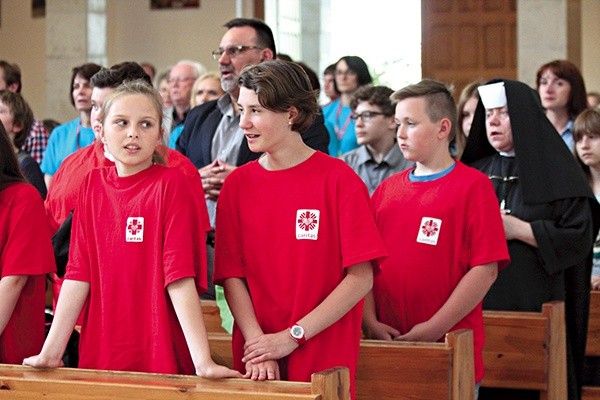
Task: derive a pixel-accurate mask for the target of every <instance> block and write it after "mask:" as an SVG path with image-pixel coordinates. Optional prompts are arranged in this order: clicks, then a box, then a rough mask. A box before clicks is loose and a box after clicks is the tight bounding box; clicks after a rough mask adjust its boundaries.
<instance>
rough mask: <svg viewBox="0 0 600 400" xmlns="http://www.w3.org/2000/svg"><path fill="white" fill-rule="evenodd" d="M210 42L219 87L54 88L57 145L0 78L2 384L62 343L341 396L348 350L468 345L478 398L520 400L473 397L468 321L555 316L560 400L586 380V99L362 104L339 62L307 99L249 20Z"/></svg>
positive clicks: (393, 96) (358, 69)
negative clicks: (366, 345)
mask: <svg viewBox="0 0 600 400" xmlns="http://www.w3.org/2000/svg"><path fill="white" fill-rule="evenodd" d="M224 28H225V33H224V35H223V37H222V39H221V42H220V43H219V45H218V48H217V49H216V50H215V51H213V52H212V56H213V58H214V60H215V61H216V62H217V63H218V71H217V70H214V71H209V70H207V68H205V67H204V66H203V65H202V64H200V63H198V62H195V61H193V60H179V61H177V62H175V63H174V64H173V66H172V67H170V68H169V69H168V70H167V71H164V72H159V73H157V71H156V68H154V66H153V65H152V64H151V63H148V62H142V63H137V62H123V63H120V64H116V65H113V66H111V67H103V66H100V65H97V64H94V63H84V64H82V65H79V66H76V67H74V68H73V70H72V75H71V80H70V102H71V104H72V105H73V106H74V107H75V109H76V110H77V112H78V115H79V116H78V117H77V118H75V119H74V120H71V121H67V122H65V123H63V124H60V123H58V122H57V121H54V120H44V121H40V120H38V119H36V118H35V117H34V115H33V112H32V110H31V108H30V107H29V105H28V103H27V101H26V99H25V98H24V97H23V96H22V95H21V93H20V92H21V87H22V83H21V73H20V70H19V67H18V66H17V65H16V64H13V63H10V62H8V61H0V122H1V124H0V277H1V279H0V363H19V364H20V363H22V362H24V363H25V364H27V365H31V366H35V367H58V366H61V365H65V364H66V362H65V359H64V352H65V348H66V346H67V343H68V341H69V338H70V336H71V334H72V332H73V329H74V327H75V325H80V326H81V339H80V347H79V361H78V365H79V366H80V367H85V368H96V369H110V370H128V371H141V372H158V373H181V374H197V375H200V376H204V377H210V378H224V377H245V378H251V379H255V380H270V379H287V380H298V381H308V380H309V379H310V374H311V373H313V372H316V371H319V370H323V369H326V368H330V367H333V366H338V365H344V366H347V367H348V368H349V369H350V372H351V377H353V376H354V373H355V369H356V364H357V360H358V344H359V340H360V339H361V337H367V338H372V339H379V340H401V341H439V340H442V339H443V337H444V334H445V333H446V332H448V331H451V330H455V329H460V328H468V329H472V330H473V331H474V350H475V352H474V364H475V381H474V382H473V385H474V388H475V392H476V394H477V395H478V396H479V398H480V399H484V400H485V399H496V398H502V397H503V396H504V397H506V396H509V397H510V398H515V399H529V398H536V396H537V394H536V393H532V392H526V391H513V392H511V393H505V392H504V391H498V390H489V389H488V390H483V389H481V390H480V388H479V384H480V382H481V380H482V378H483V376H484V374H485V365H484V363H483V359H482V347H483V342H484V329H483V310H484V309H490V310H513V311H539V310H540V309H541V307H542V304H543V303H545V302H548V301H552V300H563V301H565V307H566V315H565V317H566V326H567V335H566V336H567V367H568V368H567V377H568V389H569V400H577V399H580V398H581V387H582V385H583V383H584V382H588V380H589V379H590V378H589V376H590V373H589V371H588V370H586V366H587V367H589V366H591V367H590V368H595V366H594V365H595V364H594V360H591V361H590V360H586V359H585V357H584V354H585V343H586V335H587V319H588V309H589V296H590V293H589V292H590V289H593V290H600V236H599V235H598V230H599V228H600V205H599V203H598V201H600V109H599V108H598V107H599V103H600V95H598V93H595V92H587V91H586V87H585V83H584V80H583V77H582V75H581V73H580V71H579V69H578V68H577V67H576V66H575V65H574V64H573V63H571V62H569V61H567V60H554V61H551V62H547V63H545V64H543V65H542V66H541V67H540V68H539V70H538V71H537V74H536V77H535V82H536V86H535V88H531V87H529V86H528V85H526V84H524V83H522V82H518V81H514V80H509V79H504V78H503V77H497V79H493V80H491V81H485V80H483V79H481V78H479V77H473V82H471V83H470V84H468V85H466V86H465V87H464V88H463V90H462V92H461V93H460V94H459V95H458V96H457V97H458V98H457V100H458V101H455V99H454V97H453V96H454V95H455V94H454V93H452V91H451V89H449V85H448V84H449V83H443V82H439V81H436V80H432V79H423V80H422V81H421V82H418V83H415V84H411V85H408V86H406V87H404V88H390V87H387V86H385V85H382V84H381V83H380V82H374V81H373V77H372V75H371V73H370V72H369V67H368V64H367V62H366V61H365V60H363V59H362V58H361V57H359V56H355V55H347V56H344V57H341V58H340V59H339V60H337V61H336V62H335V63H333V64H331V65H329V66H328V67H327V68H326V69H325V70H324V71H323V73H322V76H321V78H322V79H321V81H322V86H321V84H320V82H319V75H318V74H317V73H316V72H315V71H314V70H312V69H311V68H310V67H308V66H307V65H306V64H304V63H302V62H295V61H293V60H291V58H290V57H289V56H287V55H285V54H282V53H278V51H277V48H276V45H275V41H274V38H273V34H272V32H271V29H270V28H269V27H268V26H267V25H266V24H265V23H264V22H262V21H259V20H255V19H244V18H236V19H233V20H231V21H229V22H227V23H226V24H225V25H224ZM321 88H322V92H323V95H324V96H323V95H320V91H321ZM322 97H323V98H326V99H327V100H326V102H325V103H324V104H319V99H320V98H322ZM58 119H59V120H61V118H58ZM46 221H47V223H46ZM217 227H218V229H217ZM61 229H68V230H69V231H70V232H71V240H70V246H69V247H70V248H69V262H68V265H67V268H66V274H65V275H64V276H62V275H60V276H59V275H57V273H56V272H57V271H56V265H55V259H54V257H53V251H52V247H51V236H52V235H53V234H54V233H56V232H57V231H59V230H61ZM46 276H48V277H49V280H48V282H50V285H52V289H53V290H52V291H53V305H52V308H53V309H54V310H53V314H54V320H53V322H52V327H51V329H50V331H49V333H48V334H47V338H46V341H45V342H44V321H43V319H44V306H45V298H44V293H45V292H46V289H45V282H46ZM201 298H202V299H216V301H217V304H218V305H219V308H220V310H221V315H222V319H223V327H224V328H225V329H226V330H227V331H228V332H230V333H232V346H233V354H234V369H233V370H230V369H228V368H225V367H222V366H218V365H216V364H215V363H214V362H213V361H212V359H211V358H210V352H209V349H208V341H207V336H206V331H205V328H204V324H203V322H202V318H201V311H200V299H201ZM363 304H364V305H363ZM140 333H141V334H140ZM71 366H77V365H71ZM407 368H409V367H408V366H407ZM588 369H589V368H588ZM591 375H594V374H593V373H592V374H591ZM353 382H354V380H353V379H351V386H352V396H353V398H354V383H353Z"/></svg>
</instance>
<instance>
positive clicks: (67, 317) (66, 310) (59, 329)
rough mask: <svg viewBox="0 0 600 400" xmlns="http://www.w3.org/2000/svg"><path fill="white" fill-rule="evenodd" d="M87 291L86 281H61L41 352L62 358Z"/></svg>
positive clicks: (88, 288) (88, 289) (88, 286)
mask: <svg viewBox="0 0 600 400" xmlns="http://www.w3.org/2000/svg"><path fill="white" fill-rule="evenodd" d="M89 291H90V284H89V283H88V282H81V281H73V280H70V279H66V280H65V281H64V282H63V285H62V288H61V290H60V296H59V297H58V303H57V304H56V312H55V313H54V319H53V320H52V327H51V328H50V332H49V333H48V337H47V338H46V342H45V343H44V347H43V348H42V352H41V354H44V355H45V356H46V357H48V358H52V359H60V358H62V355H63V352H64V351H65V348H66V347H67V342H68V341H69V338H70V337H71V332H72V331H73V328H74V327H75V323H76V322H77V318H78V317H79V314H80V313H81V309H82V308H83V304H84V303H85V300H86V299H87V296H88V293H89Z"/></svg>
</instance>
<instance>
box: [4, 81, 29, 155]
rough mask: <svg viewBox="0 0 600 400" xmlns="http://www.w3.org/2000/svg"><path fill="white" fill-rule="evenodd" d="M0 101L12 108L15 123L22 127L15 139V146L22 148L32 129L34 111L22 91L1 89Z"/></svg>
mask: <svg viewBox="0 0 600 400" xmlns="http://www.w3.org/2000/svg"><path fill="white" fill-rule="evenodd" d="M0 102H2V103H3V104H4V105H5V106H6V107H8V109H9V110H10V113H11V114H12V116H13V124H14V125H18V126H20V127H21V130H20V131H19V132H17V133H16V134H15V138H14V140H13V142H14V144H15V147H16V148H17V149H20V148H21V147H23V144H25V139H27V136H28V135H29V131H31V125H33V111H31V108H30V107H29V104H27V102H26V101H25V99H24V98H23V96H21V94H20V93H13V92H11V91H10V90H0Z"/></svg>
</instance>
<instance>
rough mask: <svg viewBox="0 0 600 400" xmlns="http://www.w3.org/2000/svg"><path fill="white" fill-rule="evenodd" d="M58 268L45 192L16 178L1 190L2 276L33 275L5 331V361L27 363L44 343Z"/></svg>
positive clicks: (0, 339) (0, 358) (0, 359)
mask: <svg viewBox="0 0 600 400" xmlns="http://www.w3.org/2000/svg"><path fill="white" fill-rule="evenodd" d="M55 270H56V265H55V264H54V255H53V253H52V244H51V241H50V227H49V226H48V222H47V220H46V217H45V213H44V204H43V201H42V198H41V196H40V194H39V192H38V191H37V190H36V189H35V188H34V187H33V186H31V185H29V184H25V183H14V184H11V185H10V186H8V187H6V188H5V189H4V190H2V191H0V277H1V278H4V277H6V276H12V275H28V279H27V283H26V284H25V286H24V287H23V290H22V291H21V295H20V296H19V299H18V300H17V304H16V306H15V308H14V310H13V313H12V315H11V317H10V320H9V321H8V324H7V325H6V327H5V328H4V331H3V332H2V334H1V335H0V363H8V364H21V363H22V362H23V359H24V358H25V357H29V356H32V355H35V354H38V353H39V352H40V350H41V349H42V345H43V344H44V305H45V302H46V295H45V293H46V279H45V274H47V273H50V272H54V271H55Z"/></svg>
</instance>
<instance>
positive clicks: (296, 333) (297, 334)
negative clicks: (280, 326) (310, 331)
mask: <svg viewBox="0 0 600 400" xmlns="http://www.w3.org/2000/svg"><path fill="white" fill-rule="evenodd" d="M290 337H291V338H292V339H294V341H295V342H296V343H298V345H299V346H302V345H303V344H304V343H305V342H306V336H304V328H303V327H301V326H300V325H298V324H296V325H293V326H292V327H291V328H290Z"/></svg>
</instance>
